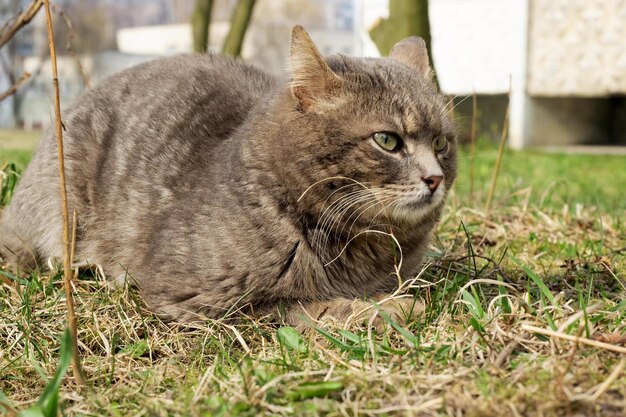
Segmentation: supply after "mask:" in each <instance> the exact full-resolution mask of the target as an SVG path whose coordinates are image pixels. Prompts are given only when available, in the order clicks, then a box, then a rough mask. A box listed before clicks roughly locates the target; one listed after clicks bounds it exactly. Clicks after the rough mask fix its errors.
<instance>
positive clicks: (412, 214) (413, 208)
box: [390, 190, 445, 223]
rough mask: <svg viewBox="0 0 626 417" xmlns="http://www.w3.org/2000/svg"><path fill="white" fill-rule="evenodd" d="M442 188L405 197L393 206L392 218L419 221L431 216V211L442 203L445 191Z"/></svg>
mask: <svg viewBox="0 0 626 417" xmlns="http://www.w3.org/2000/svg"><path fill="white" fill-rule="evenodd" d="M443 191H444V190H439V191H437V192H436V193H434V194H428V195H424V194H421V193H420V194H417V195H416V196H415V197H414V198H412V199H406V200H404V201H402V203H401V204H398V205H397V206H396V207H394V209H393V211H392V212H391V213H390V214H391V215H392V216H393V217H394V218H396V219H398V220H400V221H404V222H408V223H420V222H421V221H422V220H424V219H426V218H429V217H431V215H432V213H433V212H434V211H436V210H437V209H438V208H439V207H441V205H443V203H444V199H445V193H444V192H443Z"/></svg>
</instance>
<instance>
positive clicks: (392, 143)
mask: <svg viewBox="0 0 626 417" xmlns="http://www.w3.org/2000/svg"><path fill="white" fill-rule="evenodd" d="M374 141H375V142H376V143H377V144H378V145H379V146H380V147H381V148H383V149H384V150H386V151H389V152H393V151H397V150H399V149H400V148H401V147H402V141H401V140H400V138H399V137H398V136H397V135H395V134H393V133H389V132H378V133H374Z"/></svg>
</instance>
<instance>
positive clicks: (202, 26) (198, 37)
mask: <svg viewBox="0 0 626 417" xmlns="http://www.w3.org/2000/svg"><path fill="white" fill-rule="evenodd" d="M212 10H213V0H196V7H195V9H194V11H193V14H192V15H191V27H192V31H193V50H194V51H195V52H199V53H204V52H206V51H207V48H208V46H209V25H210V23H211V11H212Z"/></svg>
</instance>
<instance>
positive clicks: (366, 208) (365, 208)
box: [335, 199, 381, 240]
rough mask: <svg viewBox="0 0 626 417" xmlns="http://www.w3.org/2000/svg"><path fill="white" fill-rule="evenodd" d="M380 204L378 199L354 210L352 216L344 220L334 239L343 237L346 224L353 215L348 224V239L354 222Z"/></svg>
mask: <svg viewBox="0 0 626 417" xmlns="http://www.w3.org/2000/svg"><path fill="white" fill-rule="evenodd" d="M380 204H381V201H380V200H379V199H377V200H376V201H374V202H373V203H368V204H367V205H363V206H362V207H359V208H358V209H356V210H354V212H353V213H352V214H350V216H349V217H348V218H347V219H346V221H345V222H344V225H343V227H342V228H341V231H340V232H339V233H337V235H336V237H335V239H336V240H339V238H340V237H342V236H343V231H344V230H345V228H346V226H347V224H348V222H350V219H351V218H352V216H354V215H355V214H356V215H357V216H356V217H355V218H354V220H353V221H352V223H351V224H350V229H349V230H348V234H347V236H348V237H349V236H350V234H351V233H352V228H353V227H354V225H355V224H356V222H357V221H358V220H359V218H361V216H362V215H363V214H365V213H367V212H368V211H369V210H370V209H371V208H374V207H376V206H378V205H380Z"/></svg>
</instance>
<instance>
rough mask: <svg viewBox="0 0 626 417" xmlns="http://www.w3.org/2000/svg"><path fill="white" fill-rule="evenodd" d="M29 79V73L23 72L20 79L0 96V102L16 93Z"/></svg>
mask: <svg viewBox="0 0 626 417" xmlns="http://www.w3.org/2000/svg"><path fill="white" fill-rule="evenodd" d="M29 78H30V72H24V73H23V74H22V76H21V77H20V79H19V80H17V81H16V82H15V84H13V85H12V86H11V87H9V89H8V90H6V91H5V92H4V93H2V94H0V101H2V100H4V99H5V98H7V97H9V96H12V95H13V94H15V93H17V90H19V89H20V87H21V86H22V84H24V83H25V82H26V81H27V80H28V79H29Z"/></svg>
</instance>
